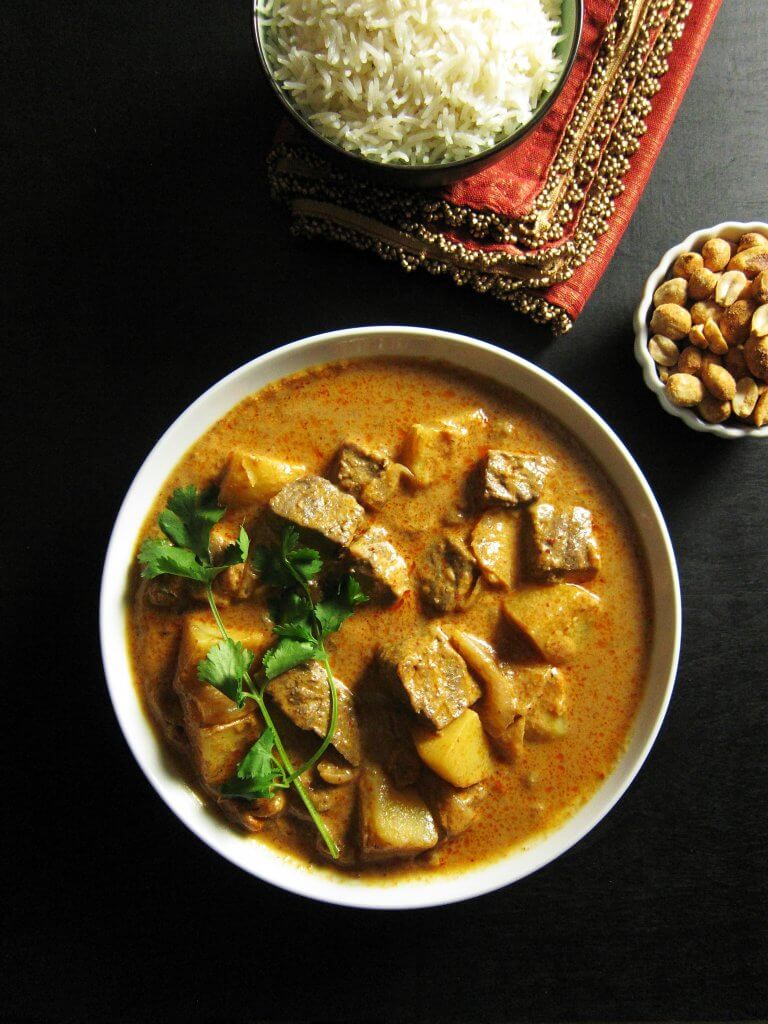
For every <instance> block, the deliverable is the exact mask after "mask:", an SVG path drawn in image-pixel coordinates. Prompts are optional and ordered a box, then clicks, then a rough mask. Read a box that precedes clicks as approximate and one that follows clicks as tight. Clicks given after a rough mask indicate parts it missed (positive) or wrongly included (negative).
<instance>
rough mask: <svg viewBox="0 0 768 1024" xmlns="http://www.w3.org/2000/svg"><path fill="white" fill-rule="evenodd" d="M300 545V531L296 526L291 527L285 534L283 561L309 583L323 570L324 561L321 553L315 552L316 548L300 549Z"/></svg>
mask: <svg viewBox="0 0 768 1024" xmlns="http://www.w3.org/2000/svg"><path fill="white" fill-rule="evenodd" d="M298 544H299V531H298V530H297V529H296V527H295V526H289V527H288V528H287V529H286V530H285V532H284V533H283V543H282V555H283V559H284V561H285V563H286V564H287V565H289V566H291V567H292V568H293V569H294V570H295V571H296V572H297V573H298V574H299V575H300V576H301V577H302V579H304V580H306V581H307V582H309V580H311V579H312V578H313V577H314V576H317V574H318V573H319V572H320V570H321V569H322V568H323V560H322V558H321V557H320V552H319V551H315V549H314V548H300V547H299V546H298Z"/></svg>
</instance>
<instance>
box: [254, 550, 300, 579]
mask: <svg viewBox="0 0 768 1024" xmlns="http://www.w3.org/2000/svg"><path fill="white" fill-rule="evenodd" d="M251 565H252V566H253V568H254V569H255V570H256V572H257V573H258V574H259V577H260V579H261V582H262V583H266V584H267V585H268V586H270V587H278V588H280V589H284V588H285V587H292V586H294V585H295V584H296V580H295V579H294V578H293V576H292V575H291V572H290V570H289V569H288V567H287V565H286V564H285V560H284V559H283V557H282V553H281V552H279V551H276V550H275V549H274V548H268V547H264V546H263V545H261V544H259V545H258V546H257V547H255V548H254V549H253V551H252V552H251Z"/></svg>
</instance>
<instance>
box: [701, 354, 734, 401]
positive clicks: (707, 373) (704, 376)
mask: <svg viewBox="0 0 768 1024" xmlns="http://www.w3.org/2000/svg"><path fill="white" fill-rule="evenodd" d="M701 382H702V384H703V385H704V387H705V388H706V389H707V391H708V392H709V393H710V395H713V396H714V397H715V398H719V399H720V401H721V402H730V400H731V399H732V398H733V396H734V395H735V394H736V381H735V380H734V379H733V377H732V376H731V375H730V373H728V371H727V370H726V368H725V367H724V366H718V365H717V363H705V364H704V366H702V368H701Z"/></svg>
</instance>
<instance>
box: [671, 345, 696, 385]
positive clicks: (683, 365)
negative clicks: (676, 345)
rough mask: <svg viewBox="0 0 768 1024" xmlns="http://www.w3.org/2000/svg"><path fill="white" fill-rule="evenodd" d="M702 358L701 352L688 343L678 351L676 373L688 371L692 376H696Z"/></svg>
mask: <svg viewBox="0 0 768 1024" xmlns="http://www.w3.org/2000/svg"><path fill="white" fill-rule="evenodd" d="M701 366H702V358H701V352H699V350H698V349H697V348H694V347H693V345H688V346H687V348H684V349H683V351H682V352H681V353H680V358H679V359H678V361H677V371H678V373H690V374H691V376H692V377H698V376H699V374H700V373H701Z"/></svg>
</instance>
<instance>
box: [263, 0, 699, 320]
mask: <svg viewBox="0 0 768 1024" xmlns="http://www.w3.org/2000/svg"><path fill="white" fill-rule="evenodd" d="M690 9H691V3H690V0H622V2H621V3H620V4H619V7H618V9H617V13H616V16H615V18H614V20H613V21H612V22H611V24H610V25H608V26H607V28H606V32H605V35H604V38H603V41H602V43H601V47H600V51H599V53H598V56H597V57H596V59H595V62H594V64H593V68H592V72H591V75H590V79H589V81H588V83H587V86H586V88H585V90H584V92H583V94H582V96H581V98H580V99H579V102H578V103H577V105H576V108H575V110H574V113H573V115H572V118H571V120H570V122H569V124H568V127H567V129H566V131H565V133H564V136H563V139H562V142H561V144H560V147H559V149H558V153H557V156H556V157H555V160H554V161H553V163H552V166H551V167H550V170H549V173H548V177H547V181H546V182H545V184H544V187H543V188H542V191H541V192H540V193H539V195H538V197H537V198H536V200H535V201H534V203H533V205H532V208H531V211H530V212H529V214H527V215H526V216H525V217H524V218H521V219H519V220H514V219H512V218H507V217H503V216H502V215H500V214H497V213H493V212H490V211H477V210H473V209H471V208H469V207H466V206H459V205H456V204H452V203H449V202H447V201H446V200H443V199H440V198H439V197H437V196H436V195H435V194H434V193H429V192H413V191H404V190H401V189H395V188H389V187H386V186H382V185H378V184H375V183H371V182H369V181H367V180H365V179H358V178H354V177H351V176H350V175H348V174H346V173H344V172H343V171H340V170H338V169H337V168H336V167H335V166H332V165H331V164H329V163H328V162H326V161H325V160H324V159H323V158H322V157H320V156H319V155H318V154H316V153H314V152H313V151H311V150H308V149H306V148H305V147H303V146H298V145H292V144H291V145H283V146H279V147H277V148H276V149H275V150H274V151H273V153H272V154H271V155H270V158H269V178H270V183H271V187H272V190H273V193H274V194H275V196H277V197H279V198H282V199H283V200H284V201H286V202H287V203H288V204H289V206H290V207H291V210H292V213H293V215H294V218H295V224H296V230H297V232H299V233H302V234H311V235H313V236H315V235H318V234H326V235H328V236H329V237H335V238H343V239H344V240H346V241H348V242H349V243H350V244H353V245H355V246H356V247H357V248H365V249H372V250H374V251H377V252H379V249H378V247H377V242H378V243H380V244H381V246H382V247H383V248H382V251H381V252H379V255H382V256H383V258H388V259H398V260H399V261H400V262H401V264H402V265H403V266H405V264H406V263H408V267H407V269H415V268H416V266H422V267H424V269H427V270H428V271H429V272H431V273H444V274H447V275H449V276H450V277H451V278H452V279H453V280H454V281H455V282H456V283H458V284H464V283H470V284H472V286H473V287H475V289H476V290H477V291H482V292H487V293H489V294H494V295H496V296H497V297H498V298H503V299H505V300H506V301H508V302H510V303H511V304H512V305H514V306H515V308H518V309H520V310H521V312H525V313H527V314H528V315H530V316H531V317H532V318H533V319H534V320H537V321H538V322H547V323H551V324H552V326H553V328H554V329H555V330H556V332H557V333H561V332H562V331H565V330H568V329H569V328H570V326H571V320H570V318H569V317H568V316H567V315H566V314H565V313H564V312H563V311H562V310H560V309H559V308H558V307H556V306H554V304H552V303H549V302H547V301H546V300H545V299H543V297H542V296H540V295H532V294H531V293H530V292H529V289H532V288H539V289H541V288H547V287H549V286H550V285H552V284H554V283H557V282H561V281H565V280H568V278H570V277H571V275H572V274H573V272H574V270H575V269H576V268H577V267H579V266H581V265H582V264H583V263H584V262H585V260H586V259H587V258H588V257H589V255H590V254H591V253H592V252H593V251H594V248H595V246H596V245H597V240H598V238H599V237H600V236H601V235H602V234H603V233H604V232H605V231H606V229H607V227H608V223H609V220H610V217H611V215H612V213H613V210H614V208H615V199H616V197H617V196H618V195H619V194H620V193H621V192H622V191H623V178H624V175H625V174H626V172H627V170H628V168H629V163H630V156H631V155H632V154H633V153H634V152H636V150H637V148H638V146H639V145H640V139H641V137H642V135H643V133H644V132H645V130H646V126H645V121H644V119H645V117H646V116H647V114H648V112H649V110H650V109H651V97H652V96H653V95H654V94H655V93H656V92H657V91H658V89H659V87H660V86H659V78H660V77H661V76H662V75H663V74H664V72H665V71H666V70H667V66H668V65H667V61H666V57H667V56H668V54H669V53H670V51H671V50H672V47H673V45H674V42H675V40H677V39H678V38H679V37H680V35H681V34H682V31H683V29H684V27H685V20H686V18H687V16H688V14H689V12H690ZM654 33H656V35H655V39H654V38H653V36H654ZM355 221H356V222H355ZM323 223H327V225H328V229H327V230H325V231H323V230H322V229H321V225H322V224H323ZM569 224H570V225H571V232H572V233H571V236H570V237H569V238H566V239H565V240H563V241H562V242H560V243H559V244H558V243H557V239H558V238H561V237H562V235H563V232H564V230H565V229H566V227H568V225H569ZM437 226H442V228H443V231H445V229H448V230H450V231H452V232H458V231H462V232H464V233H466V234H467V235H468V236H469V238H470V239H472V240H475V241H477V242H479V241H486V242H491V243H499V242H501V243H507V244H510V243H512V244H517V245H518V246H525V249H524V251H520V252H515V253H510V252H503V251H490V252H489V251H488V250H480V249H475V248H472V247H469V246H467V245H465V244H464V243H463V242H462V241H460V240H455V241H454V240H450V239H449V238H447V237H446V235H445V234H444V233H443V231H440V230H435V227H437ZM367 236H370V244H365V245H363V244H361V240H362V239H364V238H365V237H367ZM546 242H549V243H550V245H549V246H548V247H547V248H546V249H538V250H537V249H534V248H532V247H533V246H536V245H541V244H542V243H546ZM385 252H387V253H391V255H384V253H385ZM437 267H440V268H441V269H439V270H438V269H436V268H437Z"/></svg>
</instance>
